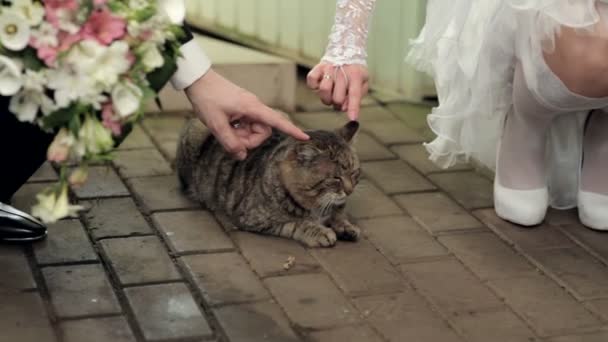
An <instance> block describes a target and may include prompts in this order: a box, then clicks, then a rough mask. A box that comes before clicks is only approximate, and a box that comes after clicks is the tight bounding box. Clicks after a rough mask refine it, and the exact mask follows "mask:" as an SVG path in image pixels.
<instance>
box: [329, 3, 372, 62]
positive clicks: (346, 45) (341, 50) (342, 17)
mask: <svg viewBox="0 0 608 342" xmlns="http://www.w3.org/2000/svg"><path fill="white" fill-rule="evenodd" d="M375 4H376V0H338V3H337V6H336V20H335V23H334V26H333V28H332V30H331V34H330V35H329V44H328V45H327V49H326V50H325V56H323V58H322V59H321V60H322V61H324V62H329V63H332V64H335V65H344V64H362V65H366V64H367V35H368V32H369V25H370V22H371V18H372V15H373V11H374V5H375Z"/></svg>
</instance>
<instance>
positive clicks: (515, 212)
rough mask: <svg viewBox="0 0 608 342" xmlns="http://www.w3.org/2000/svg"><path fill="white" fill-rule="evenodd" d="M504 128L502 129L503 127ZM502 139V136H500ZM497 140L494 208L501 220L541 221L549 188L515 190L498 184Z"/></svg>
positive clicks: (547, 199) (519, 221)
mask: <svg viewBox="0 0 608 342" xmlns="http://www.w3.org/2000/svg"><path fill="white" fill-rule="evenodd" d="M503 130H504V129H503ZM501 140H502V137H501ZM501 143H502V141H499V143H498V146H497V149H496V173H495V175H494V210H495V211H496V215H498V217H500V218H501V219H503V220H506V221H509V222H513V223H515V224H518V225H521V226H528V227H529V226H536V225H539V224H541V223H542V222H543V220H544V219H545V216H546V215H547V208H548V207H549V189H548V188H547V187H546V186H545V187H543V188H538V189H530V190H515V189H509V188H506V187H504V186H502V185H500V181H499V179H500V176H499V173H498V170H499V169H500V166H499V165H498V163H499V160H500V158H499V157H500V147H501Z"/></svg>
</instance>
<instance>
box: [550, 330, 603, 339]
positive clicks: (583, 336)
mask: <svg viewBox="0 0 608 342" xmlns="http://www.w3.org/2000/svg"><path fill="white" fill-rule="evenodd" d="M605 341H608V331H600V332H595V333H589V334H581V335H570V336H561V337H556V338H553V339H551V340H549V342H605Z"/></svg>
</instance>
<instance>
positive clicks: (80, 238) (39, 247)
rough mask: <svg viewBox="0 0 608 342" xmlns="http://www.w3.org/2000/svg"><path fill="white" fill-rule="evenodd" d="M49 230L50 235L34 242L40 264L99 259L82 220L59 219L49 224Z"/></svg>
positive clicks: (35, 252)
mask: <svg viewBox="0 0 608 342" xmlns="http://www.w3.org/2000/svg"><path fill="white" fill-rule="evenodd" d="M48 230H49V235H48V237H47V238H46V239H45V240H44V241H42V242H39V243H36V244H34V255H35V256H36V260H37V261H38V263H39V264H43V265H48V264H57V263H65V262H80V261H96V260H98V257H97V253H95V250H93V246H92V245H91V242H90V241H89V237H88V236H87V233H86V232H85V229H84V227H83V226H82V224H81V223H80V221H78V220H64V221H59V222H57V223H55V224H52V225H49V226H48Z"/></svg>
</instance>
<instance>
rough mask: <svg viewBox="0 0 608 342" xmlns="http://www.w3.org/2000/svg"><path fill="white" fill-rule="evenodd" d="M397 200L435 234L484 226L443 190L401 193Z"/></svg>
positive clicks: (396, 197)
mask: <svg viewBox="0 0 608 342" xmlns="http://www.w3.org/2000/svg"><path fill="white" fill-rule="evenodd" d="M395 201H396V202H397V203H398V204H399V206H401V207H402V208H403V209H404V210H405V211H407V212H408V213H409V214H410V215H411V216H412V218H414V220H416V221H417V222H418V223H420V224H421V225H422V226H423V227H425V228H426V229H427V230H428V231H429V232H431V233H433V234H439V233H442V232H451V231H460V230H469V229H478V228H481V227H483V225H482V224H481V222H479V221H477V220H476V219H475V218H474V217H473V216H471V215H470V214H469V213H468V212H467V211H466V210H464V209H462V208H461V207H460V206H459V205H458V204H456V203H455V202H454V201H452V200H451V199H449V198H448V197H447V196H446V195H445V194H443V193H441V192H433V193H423V194H411V195H399V196H395ZM438 213H440V215H438Z"/></svg>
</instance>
